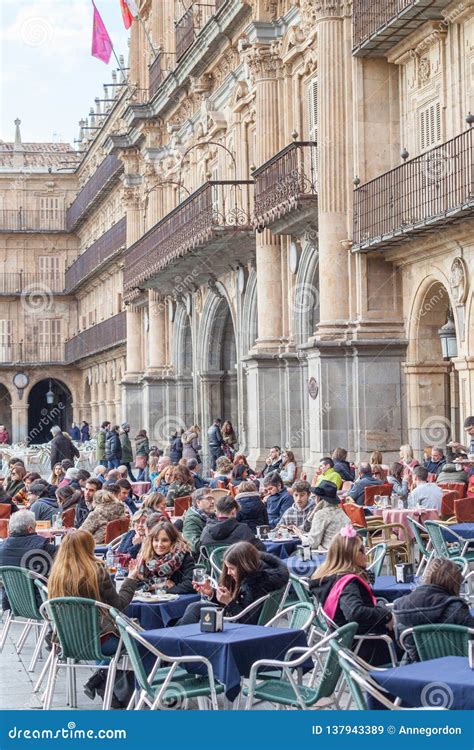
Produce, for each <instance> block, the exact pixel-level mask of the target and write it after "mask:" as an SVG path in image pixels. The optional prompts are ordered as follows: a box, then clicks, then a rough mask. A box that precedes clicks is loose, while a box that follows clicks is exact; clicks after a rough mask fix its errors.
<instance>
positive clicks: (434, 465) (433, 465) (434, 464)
mask: <svg viewBox="0 0 474 750" xmlns="http://www.w3.org/2000/svg"><path fill="white" fill-rule="evenodd" d="M445 464H446V457H445V456H443V458H440V460H439V461H431V459H430V460H429V461H425V462H424V464H423V466H424V467H425V469H426V471H427V472H429V473H430V474H436V476H438V474H439V473H440V471H441V470H442V469H444V466H445Z"/></svg>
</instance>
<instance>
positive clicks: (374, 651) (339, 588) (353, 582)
mask: <svg viewBox="0 0 474 750" xmlns="http://www.w3.org/2000/svg"><path fill="white" fill-rule="evenodd" d="M366 568H367V557H366V554H365V547H364V542H363V541H362V539H361V537H360V536H359V535H358V534H357V532H356V531H355V529H354V528H353V527H352V526H350V525H347V526H345V527H344V528H343V529H342V530H341V531H340V532H339V533H338V534H337V535H336V536H335V537H334V539H333V540H332V542H331V544H330V546H329V550H328V555H327V558H326V560H325V562H323V564H322V565H320V567H319V568H318V569H317V570H316V571H315V573H314V574H313V576H312V580H311V581H310V591H311V594H312V595H313V596H314V597H315V598H316V599H317V600H318V602H319V603H320V604H321V605H322V607H323V610H324V612H325V613H326V614H327V615H328V617H329V618H330V619H331V620H333V622H335V624H336V625H337V627H338V628H339V627H341V625H346V624H347V623H349V622H357V624H358V628H357V633H358V635H367V634H369V633H370V634H384V635H386V634H387V633H388V632H389V631H391V630H392V628H393V618H392V613H391V612H390V611H389V610H388V609H386V607H381V606H378V605H377V603H376V600H375V597H374V595H373V593H372V589H371V588H370V585H369V582H368V578H367V573H366ZM389 634H391V633H389ZM359 654H360V656H361V657H362V658H363V659H365V660H366V661H368V662H369V663H370V664H373V665H374V666H378V665H380V664H385V663H387V662H388V661H389V655H388V649H387V645H386V644H385V643H384V642H383V641H366V642H365V643H363V645H362V647H361V649H360V651H359Z"/></svg>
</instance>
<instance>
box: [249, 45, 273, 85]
mask: <svg viewBox="0 0 474 750" xmlns="http://www.w3.org/2000/svg"><path fill="white" fill-rule="evenodd" d="M245 61H246V63H247V66H248V69H249V72H250V75H251V77H252V79H253V80H254V81H258V80H261V79H268V78H271V79H276V78H278V77H279V75H280V72H281V65H282V61H281V57H280V43H278V42H276V43H275V44H270V45H255V46H253V47H250V49H249V50H248V51H246V52H245Z"/></svg>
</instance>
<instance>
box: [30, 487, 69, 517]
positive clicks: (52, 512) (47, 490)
mask: <svg viewBox="0 0 474 750" xmlns="http://www.w3.org/2000/svg"><path fill="white" fill-rule="evenodd" d="M55 492H56V487H54V486H53V485H50V484H47V485H44V484H40V483H34V484H32V485H31V487H30V489H29V492H28V500H29V502H30V510H31V512H32V513H33V515H34V517H35V519H36V520H37V521H52V520H53V516H56V515H57V514H58V513H60V512H61V508H60V507H59V504H58V501H57V498H56V494H55ZM34 498H36V499H34ZM32 501H33V502H32Z"/></svg>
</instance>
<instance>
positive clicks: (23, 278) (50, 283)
mask: <svg viewBox="0 0 474 750" xmlns="http://www.w3.org/2000/svg"><path fill="white" fill-rule="evenodd" d="M64 293H65V290H64V274H63V273H60V272H57V273H55V272H51V273H35V272H34V271H26V272H25V271H17V272H7V273H1V272H0V294H2V295H15V294H27V295H29V296H33V297H34V296H38V297H39V296H41V295H48V294H64Z"/></svg>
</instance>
